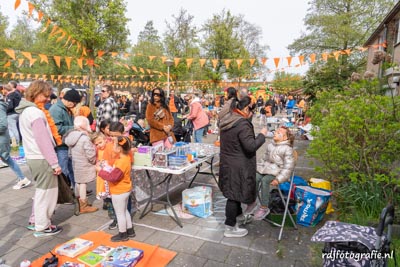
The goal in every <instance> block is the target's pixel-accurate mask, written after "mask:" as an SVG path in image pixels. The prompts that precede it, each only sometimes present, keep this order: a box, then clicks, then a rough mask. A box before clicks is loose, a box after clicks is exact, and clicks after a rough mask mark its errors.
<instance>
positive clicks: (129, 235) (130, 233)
mask: <svg viewBox="0 0 400 267" xmlns="http://www.w3.org/2000/svg"><path fill="white" fill-rule="evenodd" d="M126 233H127V234H128V237H135V236H136V233H135V230H134V229H133V227H132V228H129V229H126Z"/></svg>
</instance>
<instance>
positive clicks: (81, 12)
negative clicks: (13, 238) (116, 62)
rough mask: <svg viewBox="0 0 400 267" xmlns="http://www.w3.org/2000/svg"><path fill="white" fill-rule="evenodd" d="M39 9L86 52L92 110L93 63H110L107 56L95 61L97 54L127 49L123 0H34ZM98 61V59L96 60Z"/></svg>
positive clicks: (94, 73)
mask: <svg viewBox="0 0 400 267" xmlns="http://www.w3.org/2000/svg"><path fill="white" fill-rule="evenodd" d="M35 2H36V4H39V5H40V8H41V9H42V10H45V13H46V14H48V15H49V16H50V18H51V19H52V21H53V22H55V23H56V24H57V25H58V26H59V27H60V28H62V29H64V30H65V31H66V32H67V33H68V34H69V35H70V36H71V37H72V38H74V39H75V40H77V41H78V42H80V43H81V44H82V45H83V46H84V47H85V48H86V51H87V59H88V61H87V62H88V65H89V68H90V70H89V81H90V86H89V87H90V89H89V95H90V107H91V108H93V96H94V81H95V76H96V72H95V68H94V63H98V64H104V63H106V64H107V63H108V64H112V61H111V62H110V61H109V60H110V57H108V58H107V57H104V59H105V60H104V61H103V60H102V59H98V56H97V55H98V52H99V51H105V52H111V51H112V52H122V51H125V49H126V48H127V47H128V35H129V30H128V29H127V22H128V19H127V18H126V16H125V13H126V3H125V2H124V1H123V0H96V1H93V0H92V1H87V0H74V1H71V0H69V1H65V0H53V1H46V0H37V1H35ZM43 23H44V22H43ZM96 59H97V60H96Z"/></svg>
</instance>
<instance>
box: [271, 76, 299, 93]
mask: <svg viewBox="0 0 400 267" xmlns="http://www.w3.org/2000/svg"><path fill="white" fill-rule="evenodd" d="M271 86H272V88H274V91H275V92H279V93H285V94H286V93H288V92H290V91H292V90H295V89H299V88H301V87H302V78H301V76H300V75H299V74H292V73H287V72H276V73H275V75H274V80H273V81H272V85H271Z"/></svg>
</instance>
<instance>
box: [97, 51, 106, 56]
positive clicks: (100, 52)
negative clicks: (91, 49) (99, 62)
mask: <svg viewBox="0 0 400 267" xmlns="http://www.w3.org/2000/svg"><path fill="white" fill-rule="evenodd" d="M104 53H105V51H103V50H99V51H97V56H98V57H102V56H103V55H104Z"/></svg>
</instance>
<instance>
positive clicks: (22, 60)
mask: <svg viewBox="0 0 400 267" xmlns="http://www.w3.org/2000/svg"><path fill="white" fill-rule="evenodd" d="M24 60H25V59H23V58H20V59H18V68H20V67H21V66H22V64H24Z"/></svg>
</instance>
